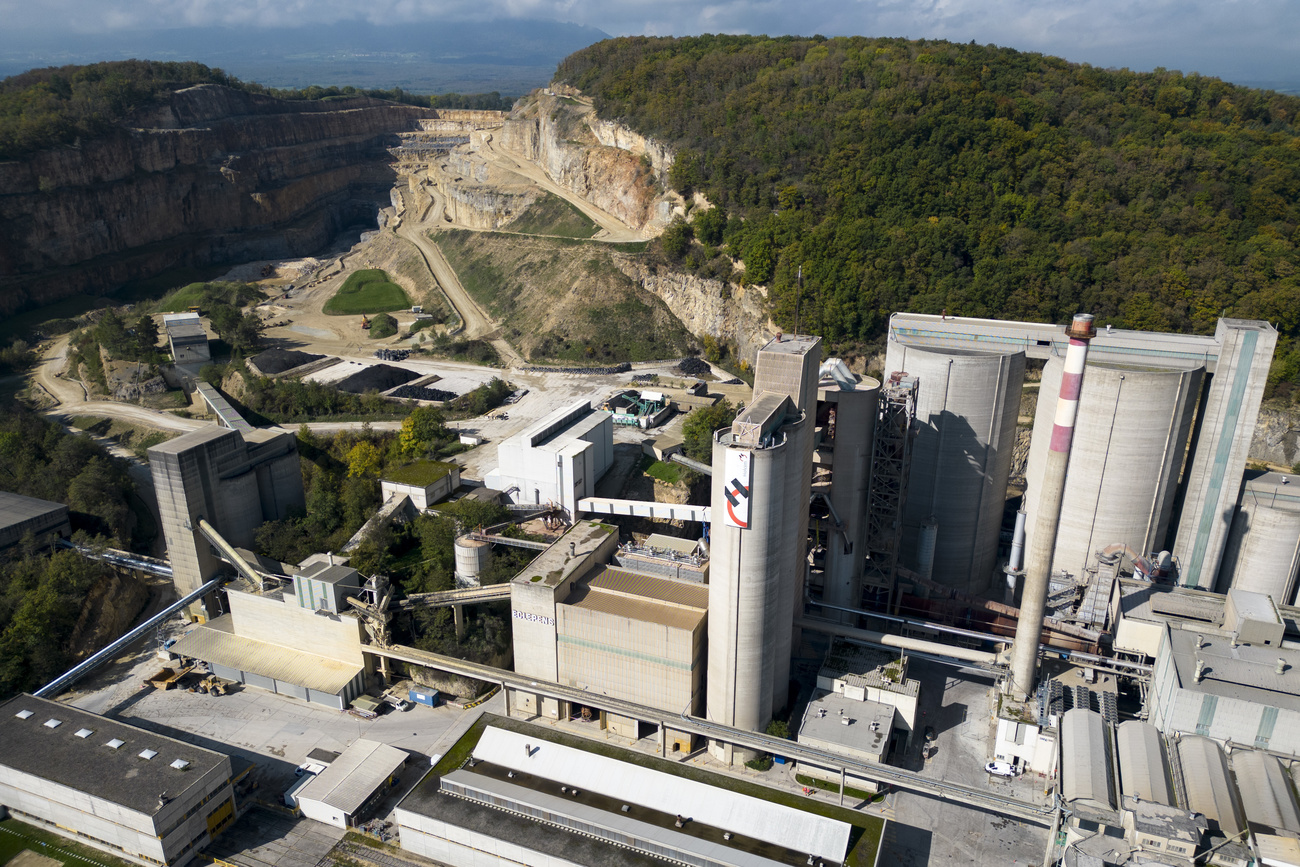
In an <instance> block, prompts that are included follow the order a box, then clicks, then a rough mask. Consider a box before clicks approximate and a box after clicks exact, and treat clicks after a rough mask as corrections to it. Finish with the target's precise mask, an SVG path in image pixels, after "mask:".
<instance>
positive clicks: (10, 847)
mask: <svg viewBox="0 0 1300 867" xmlns="http://www.w3.org/2000/svg"><path fill="white" fill-rule="evenodd" d="M24 849H30V850H31V851H33V852H35V853H36V854H38V855H44V856H45V857H47V858H54V859H56V860H58V861H60V862H62V863H63V864H64V865H65V867H133V865H131V864H130V863H128V862H127V861H123V860H122V859H120V858H114V857H113V856H112V855H109V854H108V853H106V852H101V851H99V850H98V849H92V848H91V847H90V846H83V845H81V844H80V843H74V842H72V841H71V840H68V839H66V838H64V837H60V836H59V835H58V834H53V833H50V832H49V831H45V830H42V829H41V828H37V827H34V826H32V825H28V824H25V823H23V822H19V821H18V820H17V819H5V820H4V821H3V822H0V864H7V863H8V862H9V860H10V859H11V858H13V857H14V856H15V855H17V854H18V853H19V852H21V851H23V850H24Z"/></svg>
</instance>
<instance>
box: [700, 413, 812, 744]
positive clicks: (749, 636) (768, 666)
mask: <svg viewBox="0 0 1300 867" xmlns="http://www.w3.org/2000/svg"><path fill="white" fill-rule="evenodd" d="M777 438H778V441H777V442H776V443H775V444H773V445H771V446H768V447H766V448H754V447H749V446H741V445H736V444H734V440H733V438H732V434H731V431H730V430H729V429H728V430H723V431H719V432H718V433H717V434H716V435H715V439H714V443H713V466H714V472H713V490H712V508H713V514H714V516H715V517H714V519H713V521H712V531H711V538H710V543H711V554H712V559H711V561H710V564H709V623H708V630H709V671H708V709H707V714H708V718H709V719H711V720H713V721H714V722H720V723H724V724H726V725H732V726H736V727H738V728H743V729H749V730H751V731H762V730H763V729H764V728H765V727H766V726H767V723H768V721H769V720H770V719H771V718H772V705H773V693H774V690H773V681H774V678H775V675H776V669H775V658H776V655H777V654H776V649H777V647H778V646H780V645H782V644H783V645H784V647H785V648H786V653H787V655H788V653H789V647H790V634H789V633H790V630H791V628H792V616H791V612H790V610H789V599H788V597H787V596H786V592H787V591H788V590H789V587H790V582H791V580H792V579H791V578H790V576H789V575H788V574H783V573H784V572H787V571H788V570H789V568H790V565H791V560H792V559H793V558H792V556H791V545H790V539H791V535H792V532H791V528H792V524H794V523H796V522H795V520H794V518H795V515H796V514H797V513H799V512H800V510H799V508H798V506H799V504H798V503H797V502H796V500H797V489H796V491H791V490H789V489H788V487H787V486H788V484H789V482H790V480H791V478H792V473H791V470H790V467H789V464H790V463H795V464H797V463H799V456H798V455H797V454H795V453H793V451H792V450H791V449H790V448H789V446H788V442H787V440H786V438H785V437H784V436H783V435H781V434H780V433H778V434H777ZM729 455H730V456H731V461H735V460H739V459H741V458H743V459H744V460H745V461H747V462H748V463H749V467H748V473H749V497H748V499H749V526H748V528H746V529H741V528H739V527H735V526H732V525H731V524H729V523H728V521H727V519H726V517H725V515H726V514H727V507H726V504H727V503H728V498H727V493H728V492H729V491H730V490H731V486H732V485H733V478H736V479H739V480H740V481H741V482H742V483H743V481H744V479H743V473H742V472H738V471H737V470H736V467H735V465H734V464H733V463H732V462H730V461H729ZM802 514H803V515H804V520H805V521H806V520H807V514H808V513H807V510H806V507H805V509H804V510H803V511H802ZM782 632H784V638H783V639H782V635H781V634H779V633H782ZM787 664H788V663H787ZM783 686H784V685H783Z"/></svg>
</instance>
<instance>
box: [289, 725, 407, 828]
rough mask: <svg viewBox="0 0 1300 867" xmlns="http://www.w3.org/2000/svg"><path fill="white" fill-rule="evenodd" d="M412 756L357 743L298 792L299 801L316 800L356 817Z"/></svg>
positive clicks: (394, 750)
mask: <svg viewBox="0 0 1300 867" xmlns="http://www.w3.org/2000/svg"><path fill="white" fill-rule="evenodd" d="M409 755H410V754H409V753H407V752H406V751H404V750H399V749H397V748H396V747H390V746H388V745H387V744H381V743H378V742H377V741H368V740H366V739H365V738H362V739H360V740H357V741H354V742H353V743H352V746H350V747H348V748H347V749H346V750H344V751H343V752H342V753H340V754H339V757H338V758H337V759H335V760H334V761H332V762H330V765H329V767H327V768H326V769H325V770H323V771H321V772H320V773H319V774H317V775H316V778H315V779H314V780H312V781H311V782H310V783H309V784H308V785H306V786H305V787H304V788H303V789H302V790H301V791H299V792H298V800H299V801H317V802H319V803H322V804H326V805H328V806H331V807H334V808H335V809H338V810H342V811H343V812H344V813H347V814H348V815H352V814H355V813H356V812H357V811H358V810H360V809H361V805H362V804H364V803H365V802H366V800H367V799H368V798H369V797H370V796H371V795H372V794H374V792H375V789H378V788H379V787H380V786H382V785H383V784H384V783H385V782H387V780H388V778H389V777H391V776H392V775H393V773H394V772H396V771H397V769H398V768H400V767H401V766H402V765H403V763H405V762H406V759H407V757H408V756H409Z"/></svg>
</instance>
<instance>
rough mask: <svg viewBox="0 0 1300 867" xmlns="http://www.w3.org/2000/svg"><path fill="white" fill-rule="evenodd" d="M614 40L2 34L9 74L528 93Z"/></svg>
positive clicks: (479, 31)
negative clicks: (568, 60)
mask: <svg viewBox="0 0 1300 867" xmlns="http://www.w3.org/2000/svg"><path fill="white" fill-rule="evenodd" d="M606 38H608V35H607V34H605V33H603V32H602V31H600V30H597V29H595V28H593V27H585V26H582V25H577V24H565V23H559V22H553V21H531V20H522V19H521V20H506V21H494V22H486V23H465V22H446V23H443V22H423V23H410V24H401V25H389V26H377V25H374V24H369V23H366V22H362V21H345V22H338V23H334V24H318V25H304V26H302V27H292V28H289V27H277V28H251V27H239V28H235V27H203V28H198V27H194V28H180V29H174V30H145V31H117V32H114V31H108V32H104V33H98V34H75V33H72V34H61V35H59V36H57V37H39V36H30V35H21V34H11V35H10V36H8V37H6V36H5V35H3V34H0V77H3V76H7V75H15V74H17V73H20V72H23V71H25V70H28V69H32V68H36V67H43V66H64V65H67V64H77V63H93V62H98V61H103V60H125V59H129V58H149V59H153V60H183V61H196V62H199V63H203V64H206V65H208V66H214V67H220V68H221V69H223V70H225V71H226V72H228V73H230V74H232V75H235V76H237V77H239V78H241V79H244V80H245V81H256V82H258V83H260V84H264V85H266V86H268V87H277V88H298V87H307V86H310V85H313V84H314V85H320V86H325V87H328V86H331V85H334V86H339V87H342V86H346V85H351V86H353V87H358V88H363V89H366V88H382V89H389V88H392V87H395V86H396V87H401V88H403V89H404V90H408V91H412V92H416V93H447V92H457V93H487V92H490V91H494V90H495V91H499V92H501V93H503V94H509V95H512V96H521V95H523V94H524V93H527V92H528V91H530V90H532V89H533V88H535V87H544V86H545V85H546V84H547V83H548V82H549V81H550V79H551V75H552V73H554V71H555V67H556V65H557V64H558V63H559V62H560V61H561V60H562V59H564V57H566V56H567V55H569V54H570V53H572V52H574V51H577V50H578V49H580V48H584V47H586V46H587V45H590V44H592V43H593V42H598V41H600V40H601V39H606Z"/></svg>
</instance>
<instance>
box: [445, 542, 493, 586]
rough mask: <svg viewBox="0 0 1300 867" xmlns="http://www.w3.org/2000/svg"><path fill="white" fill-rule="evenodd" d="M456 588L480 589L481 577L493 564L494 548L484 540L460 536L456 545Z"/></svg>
mask: <svg viewBox="0 0 1300 867" xmlns="http://www.w3.org/2000/svg"><path fill="white" fill-rule="evenodd" d="M454 550H455V555H456V586H457V587H478V586H479V576H480V575H481V574H483V573H484V572H485V571H487V568H488V566H490V565H491V564H492V546H491V545H490V544H489V543H487V542H484V541H483V540H482V539H474V538H471V537H469V536H459V537H457V539H456V543H455V545H454Z"/></svg>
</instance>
